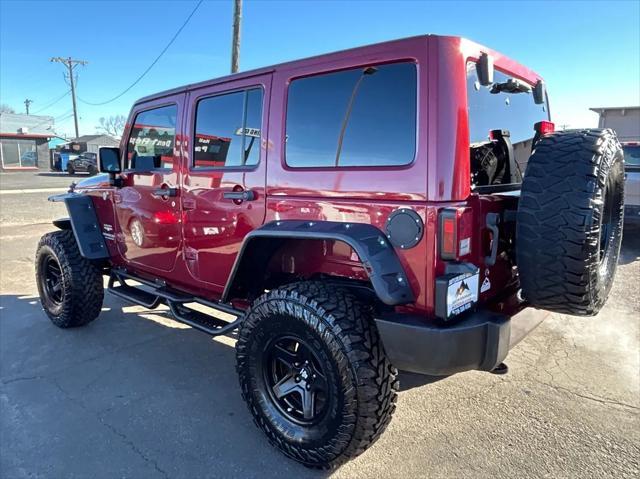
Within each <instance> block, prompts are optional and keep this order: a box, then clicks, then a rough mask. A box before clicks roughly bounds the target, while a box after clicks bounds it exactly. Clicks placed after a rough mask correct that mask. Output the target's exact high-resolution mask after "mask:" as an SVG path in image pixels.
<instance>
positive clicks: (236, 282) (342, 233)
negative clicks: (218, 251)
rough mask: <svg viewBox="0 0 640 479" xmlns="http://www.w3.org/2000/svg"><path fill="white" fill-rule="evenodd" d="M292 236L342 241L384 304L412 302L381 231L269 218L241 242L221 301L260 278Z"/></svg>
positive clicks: (362, 226) (404, 277)
mask: <svg viewBox="0 0 640 479" xmlns="http://www.w3.org/2000/svg"><path fill="white" fill-rule="evenodd" d="M291 239H301V240H305V239H314V240H336V241H341V242H344V243H346V244H348V245H349V246H351V248H353V250H354V251H355V252H356V253H357V254H358V257H359V258H360V261H362V264H363V266H364V268H365V271H366V272H367V274H368V275H369V280H370V281H371V284H372V286H373V289H374V291H375V293H376V295H377V296H378V298H379V299H380V301H382V302H383V303H385V304H387V305H390V306H395V305H400V304H407V303H412V302H414V301H415V295H414V293H413V290H412V289H411V286H410V284H409V280H408V278H407V275H406V273H405V271H404V268H403V267H402V264H401V263H400V258H398V255H397V254H396V252H395V250H394V248H393V246H392V245H391V243H390V242H389V240H388V239H387V238H386V237H385V235H384V233H382V231H380V230H379V229H378V228H376V227H375V226H373V225H370V224H365V223H342V222H336V221H300V220H282V221H272V222H270V223H267V224H265V225H263V226H261V227H260V228H257V229H255V230H253V231H251V232H250V233H249V234H247V236H245V239H244V241H243V243H242V246H241V248H240V251H239V252H238V256H237V257H236V260H235V263H234V265H233V269H232V270H231V274H230V275H229V278H228V280H227V284H226V286H225V289H224V292H223V294H222V301H223V302H226V301H229V300H230V299H232V298H234V297H236V296H234V295H238V292H239V291H242V290H243V289H250V288H247V285H248V284H249V283H250V282H251V281H252V280H253V281H256V280H259V281H260V280H262V278H263V277H264V273H265V270H266V267H267V263H268V261H269V259H270V258H271V256H272V255H273V254H274V253H275V251H276V250H277V249H278V248H279V247H280V246H281V245H282V243H283V242H285V241H287V240H291Z"/></svg>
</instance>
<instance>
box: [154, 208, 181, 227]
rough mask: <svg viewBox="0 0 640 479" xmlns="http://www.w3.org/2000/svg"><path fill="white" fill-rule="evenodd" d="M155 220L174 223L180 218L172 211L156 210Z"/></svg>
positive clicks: (162, 222)
mask: <svg viewBox="0 0 640 479" xmlns="http://www.w3.org/2000/svg"><path fill="white" fill-rule="evenodd" d="M153 222H154V223H159V224H174V223H177V222H178V218H177V217H176V215H175V214H174V213H173V212H172V211H156V212H155V213H154V214H153Z"/></svg>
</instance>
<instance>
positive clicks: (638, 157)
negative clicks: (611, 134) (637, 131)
mask: <svg viewBox="0 0 640 479" xmlns="http://www.w3.org/2000/svg"><path fill="white" fill-rule="evenodd" d="M622 151H624V163H625V166H640V145H626V146H623V147H622Z"/></svg>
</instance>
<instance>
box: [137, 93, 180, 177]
mask: <svg viewBox="0 0 640 479" xmlns="http://www.w3.org/2000/svg"><path fill="white" fill-rule="evenodd" d="M177 114H178V107H177V106H176V105H169V106H163V107H161V108H155V109H153V110H147V111H142V112H140V113H138V114H137V115H136V118H135V120H134V122H133V127H132V129H131V134H130V135H129V142H128V143H127V165H128V166H127V168H130V169H133V170H142V171H144V170H152V169H154V168H172V167H173V147H174V145H175V137H176V116H177Z"/></svg>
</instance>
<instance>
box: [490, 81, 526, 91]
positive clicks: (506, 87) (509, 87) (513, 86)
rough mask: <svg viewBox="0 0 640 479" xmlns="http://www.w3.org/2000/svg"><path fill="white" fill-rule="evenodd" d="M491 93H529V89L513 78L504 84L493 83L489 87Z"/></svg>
mask: <svg viewBox="0 0 640 479" xmlns="http://www.w3.org/2000/svg"><path fill="white" fill-rule="evenodd" d="M489 91H490V92H491V93H494V94H496V93H502V92H506V93H529V92H530V91H531V87H530V86H529V85H527V84H526V83H524V82H521V81H520V80H516V79H515V78H509V79H508V80H507V81H506V82H503V83H494V84H493V85H492V86H491V90H489Z"/></svg>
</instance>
